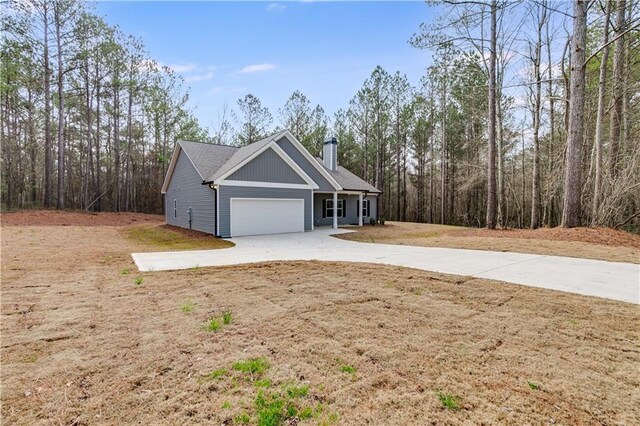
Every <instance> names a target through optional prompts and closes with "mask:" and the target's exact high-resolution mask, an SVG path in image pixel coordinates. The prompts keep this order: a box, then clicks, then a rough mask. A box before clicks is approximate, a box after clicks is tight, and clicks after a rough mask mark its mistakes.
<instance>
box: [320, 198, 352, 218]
mask: <svg viewBox="0 0 640 426" xmlns="http://www.w3.org/2000/svg"><path fill="white" fill-rule="evenodd" d="M322 201H323V202H324V203H323V204H324V208H323V209H322V217H333V199H331V198H327V199H324V200H322ZM344 207H345V206H344V200H338V214H337V216H338V217H346V209H345V208H344Z"/></svg>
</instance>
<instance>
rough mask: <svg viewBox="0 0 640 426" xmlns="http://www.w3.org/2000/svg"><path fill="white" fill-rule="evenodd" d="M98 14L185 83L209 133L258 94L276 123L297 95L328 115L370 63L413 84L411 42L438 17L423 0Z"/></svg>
mask: <svg viewBox="0 0 640 426" xmlns="http://www.w3.org/2000/svg"><path fill="white" fill-rule="evenodd" d="M96 8H97V11H98V13H99V14H101V15H103V16H104V17H105V19H106V21H107V22H109V23H110V24H112V25H118V26H119V27H120V29H121V30H123V31H124V32H125V33H129V34H133V35H136V36H138V37H140V38H141V39H142V40H143V42H144V44H145V45H146V47H147V49H148V50H149V52H150V54H151V56H152V57H153V58H154V59H155V60H157V61H159V62H160V63H162V64H164V65H169V66H171V67H172V68H174V69H175V70H176V72H179V73H180V74H182V75H183V76H184V77H185V79H186V80H187V85H189V86H190V87H191V100H190V103H189V106H190V107H191V109H193V110H194V112H195V115H196V117H197V118H198V119H199V120H200V122H201V124H202V125H204V126H207V127H213V126H214V125H215V124H216V123H217V120H218V116H219V113H220V111H221V110H222V108H223V106H224V105H225V104H227V105H228V106H229V107H230V108H235V106H236V101H237V99H238V98H240V97H242V96H244V95H245V94H246V93H253V94H254V95H256V96H258V97H259V98H260V99H261V100H262V102H263V103H264V104H265V105H266V106H268V107H269V108H270V110H271V112H272V114H273V115H274V119H276V121H277V122H279V120H278V118H279V115H278V109H279V108H280V107H281V106H282V105H283V104H284V102H285V101H286V99H287V98H288V97H289V95H290V94H291V93H292V92H293V91H294V90H296V89H297V90H300V91H302V92H303V93H304V94H305V95H307V96H308V97H309V98H310V99H311V102H312V103H313V104H317V103H319V104H320V105H322V106H323V107H324V108H325V110H326V112H327V113H329V114H333V113H334V112H335V111H336V110H337V109H339V108H346V107H347V105H348V102H349V99H350V98H351V97H352V96H353V95H354V94H355V92H356V91H357V90H358V89H359V88H360V87H361V85H362V83H363V82H364V80H365V79H366V78H367V77H368V76H369V74H370V73H371V71H372V70H373V69H374V68H375V66H376V65H381V66H382V67H384V68H385V69H387V70H388V71H389V72H395V71H396V70H399V71H400V72H402V73H405V74H406V75H407V76H408V77H409V79H410V81H411V82H412V83H413V84H417V83H418V80H419V79H420V77H421V76H422V75H423V74H424V70H425V68H426V67H427V66H428V65H429V57H430V55H429V54H428V53H426V52H422V51H419V50H418V49H415V48H413V47H411V46H410V45H409V44H408V42H407V41H408V39H409V38H410V37H411V35H412V34H413V33H414V32H415V31H416V30H417V29H418V25H419V24H420V23H421V22H423V21H426V20H428V19H429V17H430V16H431V15H432V14H433V13H434V10H433V9H431V8H429V7H427V6H426V5H425V4H424V3H423V2H420V1H411V2H146V1H140V2H99V3H97V5H96Z"/></svg>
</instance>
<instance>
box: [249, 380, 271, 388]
mask: <svg viewBox="0 0 640 426" xmlns="http://www.w3.org/2000/svg"><path fill="white" fill-rule="evenodd" d="M253 384H254V386H255V387H257V388H270V387H271V379H260V380H256V381H255V382H253Z"/></svg>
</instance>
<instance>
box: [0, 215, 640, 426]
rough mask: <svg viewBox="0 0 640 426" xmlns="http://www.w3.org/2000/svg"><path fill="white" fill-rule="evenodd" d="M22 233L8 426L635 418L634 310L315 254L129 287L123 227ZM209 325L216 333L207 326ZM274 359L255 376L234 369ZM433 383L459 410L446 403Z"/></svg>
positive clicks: (9, 344) (8, 355)
mask: <svg viewBox="0 0 640 426" xmlns="http://www.w3.org/2000/svg"><path fill="white" fill-rule="evenodd" d="M388 226H391V225H390V224H387V225H385V227H384V228H386V227H388ZM18 230H19V227H16V226H8V227H5V226H3V227H2V242H1V243H2V255H3V256H2V267H3V269H2V286H1V287H0V292H1V296H2V314H1V318H0V320H1V322H2V330H1V333H2V347H1V348H0V355H1V357H2V363H1V364H0V373H1V375H2V394H1V402H2V404H1V413H0V415H1V416H2V420H3V424H5V423H6V424H38V423H42V422H46V423H52V424H93V423H101V424H102V423H103V424H127V423H131V421H132V420H131V419H135V421H136V422H138V423H141V424H157V423H158V422H159V421H160V420H163V421H165V422H166V423H168V424H217V425H221V424H233V422H234V420H235V419H236V417H238V418H241V417H243V418H244V419H245V420H246V423H249V424H256V423H257V422H258V413H257V411H258V409H257V407H256V403H255V400H256V397H257V394H258V392H259V391H263V394H264V398H265V400H266V401H269V398H270V397H271V394H276V396H275V397H274V398H276V397H277V398H280V399H281V400H283V401H284V403H283V406H282V412H281V414H280V418H281V419H285V420H283V422H284V423H285V424H287V423H289V424H295V422H297V421H298V419H299V420H300V421H299V423H298V424H299V425H300V426H302V425H303V424H310V425H311V424H327V423H331V422H332V421H333V422H337V423H341V424H342V423H344V424H346V425H360V424H385V423H393V424H505V423H507V424H546V423H550V422H551V419H553V421H555V423H556V424H580V425H587V426H589V425H598V424H630V425H631V424H637V423H638V421H637V419H638V418H640V403H639V402H640V390H639V388H638V382H639V378H638V377H639V376H638V365H640V352H638V346H639V342H640V329H638V324H639V323H640V312H639V310H638V306H637V305H633V304H629V303H622V302H616V301H611V300H605V299H599V298H595V297H586V296H579V295H575V294H568V293H560V292H555V291H549V290H544V289H540V288H533V287H526V286H517V285H511V284H505V283H500V282H496V281H491V280H485V279H474V278H469V277H466V278H464V277H454V276H449V275H444V274H435V273H429V272H426V271H419V270H414V269H407V268H400V267H396V266H385V265H366V264H353V263H340V262H317V261H311V262H271V263H261V264H253V265H238V266H233V267H223V268H206V267H203V268H200V269H199V270H198V271H191V270H181V271H166V272H156V273H154V274H153V280H152V281H149V282H147V281H148V280H149V279H150V278H151V276H150V275H148V274H139V275H141V276H144V277H145V284H143V285H142V286H140V287H136V286H133V287H132V286H131V284H132V283H133V280H134V278H135V277H136V275H138V274H137V273H135V272H133V271H134V270H135V269H133V268H134V266H133V262H132V260H131V256H130V253H131V252H134V251H136V250H137V249H138V248H139V245H136V243H134V242H132V241H131V240H129V239H127V238H125V237H124V236H123V235H122V234H121V233H120V232H114V228H113V227H101V226H91V227H84V226H83V227H76V226H60V227H56V226H47V227H29V228H24V229H23V232H22V233H19V232H17V231H18ZM32 230H33V231H34V232H33V233H32ZM34 240H35V241H37V242H38V243H37V244H35V245H30V243H31V242H33V241H34ZM96 241H100V244H96ZM103 256H109V262H103V261H102V260H103ZM33 259H38V261H37V262H34V261H33ZM123 268H131V274H130V275H120V274H119V271H120V270H121V269H123ZM319 282H321V283H322V285H318V283H319ZM150 283H152V284H153V285H147V284H150ZM614 284H615V283H612V285H614ZM416 288H420V289H423V290H424V292H423V295H422V296H416V295H415V294H414V290H415V289H416ZM188 299H191V300H193V301H195V302H196V303H197V307H196V309H195V311H194V312H193V313H192V314H191V316H186V315H185V313H184V312H182V310H181V309H180V307H181V305H182V304H183V303H184V302H185V301H186V300H188ZM205 307H206V309H205ZM224 311H230V312H233V316H234V319H233V322H232V325H231V326H225V325H224V324H223V319H222V313H223V312H224ZM212 316H214V317H216V318H217V319H218V321H219V322H220V324H221V325H222V328H221V331H222V332H221V331H218V332H217V333H207V332H205V331H204V330H203V327H204V325H205V323H206V322H207V321H208V320H209V319H210V318H211V317H212ZM240 319H241V321H240ZM201 325H202V327H201ZM225 327H228V329H225ZM34 354H35V355H37V360H35V362H26V361H30V360H34V359H36V358H35V357H33V355H34ZM267 356H268V362H269V364H270V365H271V366H270V367H269V368H268V369H266V370H265V371H264V372H262V373H261V374H260V375H253V376H252V375H251V374H250V373H244V372H242V371H238V370H235V369H233V364H234V361H245V360H247V359H253V358H256V357H267ZM594 360H605V361H606V362H604V363H603V362H595V361H594ZM347 364H348V365H352V366H355V367H357V373H356V374H355V375H354V374H353V373H343V372H342V371H341V370H340V367H341V366H342V365H347ZM221 368H224V369H226V371H227V372H226V374H223V375H221V376H219V377H218V378H216V379H210V378H208V375H209V374H211V373H212V372H213V371H215V370H216V369H221ZM267 379H268V380H269V381H270V386H269V387H266V386H265V387H260V386H256V383H257V382H258V381H263V380H264V382H261V383H260V384H265V385H266V383H268V382H267V381H266V380H267ZM527 381H532V382H533V383H535V384H536V385H537V386H539V388H540V389H539V390H537V391H534V390H532V389H530V388H529V385H528V384H527ZM302 386H309V390H308V393H307V395H306V396H302V397H300V398H294V399H292V398H289V395H288V394H287V388H290V387H302ZM438 390H442V391H446V392H447V393H449V394H451V395H454V396H459V398H460V400H459V404H460V409H459V410H451V409H445V408H443V404H442V403H441V402H440V400H439V398H438V397H437V395H436V394H437V391H438ZM278 395H279V396H278ZM227 401H228V402H229V403H230V404H231V407H230V408H229V409H222V408H221V407H222V405H223V404H224V403H225V402H227ZM294 410H295V411H297V414H296V416H295V417H292V418H290V419H287V416H288V415H290V414H291V413H293V412H294ZM337 413H339V416H338V415H337ZM243 415H244V416H243ZM303 419H307V420H305V421H304V422H303V421H302V420H303Z"/></svg>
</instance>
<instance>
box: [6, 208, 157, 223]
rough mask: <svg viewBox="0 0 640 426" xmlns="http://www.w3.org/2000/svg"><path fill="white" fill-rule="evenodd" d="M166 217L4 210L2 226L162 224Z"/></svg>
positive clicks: (136, 214) (141, 214) (142, 214)
mask: <svg viewBox="0 0 640 426" xmlns="http://www.w3.org/2000/svg"><path fill="white" fill-rule="evenodd" d="M163 221H164V217H163V216H161V215H156V214H144V213H112V212H100V213H93V212H85V211H78V210H75V211H69V210H64V211H59V210H21V211H15V212H3V213H2V214H1V215H0V224H2V226H127V225H144V224H149V225H151V224H160V223H162V222H163Z"/></svg>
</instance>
